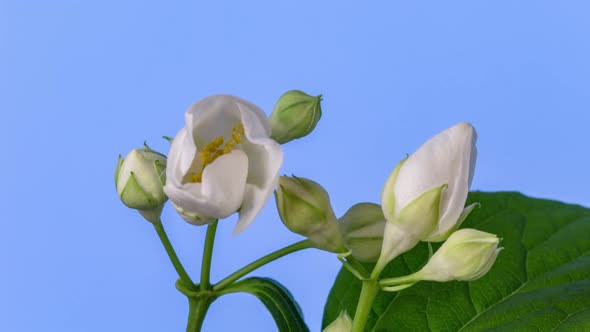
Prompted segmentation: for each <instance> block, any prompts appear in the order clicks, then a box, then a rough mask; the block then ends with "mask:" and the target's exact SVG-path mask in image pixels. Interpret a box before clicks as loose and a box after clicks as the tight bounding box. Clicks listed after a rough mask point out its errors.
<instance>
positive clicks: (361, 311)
mask: <svg viewBox="0 0 590 332" xmlns="http://www.w3.org/2000/svg"><path fill="white" fill-rule="evenodd" d="M378 293H379V283H378V282H377V281H376V280H364V281H363V288H362V289H361V295H360V297H359V303H358V305H357V307H356V313H355V315H354V321H353V322H352V332H363V331H364V330H365V325H367V319H368V318H369V313H370V312H371V307H372V306H373V301H374V300H375V297H376V296H377V294H378Z"/></svg>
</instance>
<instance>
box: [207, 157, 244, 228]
mask: <svg viewBox="0 0 590 332" xmlns="http://www.w3.org/2000/svg"><path fill="white" fill-rule="evenodd" d="M247 176H248V157H247V156H246V154H245V153H244V152H243V151H241V150H234V151H232V152H230V153H229V154H226V155H222V156H220V157H218V158H217V159H215V161H214V162H212V163H211V164H210V165H208V166H207V167H205V170H204V171H203V183H202V187H201V188H202V193H203V196H204V197H206V198H207V202H208V203H209V205H210V208H211V209H215V211H214V213H211V214H210V215H211V216H212V217H215V218H227V217H229V216H230V215H231V214H232V213H234V212H236V211H237V210H238V209H239V208H240V206H241V205H242V201H243V199H244V192H245V187H246V177H247Z"/></svg>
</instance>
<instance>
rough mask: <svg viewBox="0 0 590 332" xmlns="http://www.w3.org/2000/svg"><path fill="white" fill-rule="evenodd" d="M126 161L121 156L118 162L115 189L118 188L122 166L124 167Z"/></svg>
mask: <svg viewBox="0 0 590 332" xmlns="http://www.w3.org/2000/svg"><path fill="white" fill-rule="evenodd" d="M124 160H125V159H124V158H123V157H121V155H119V160H118V161H117V168H115V188H116V187H117V185H118V182H119V172H120V171H121V165H123V161H124Z"/></svg>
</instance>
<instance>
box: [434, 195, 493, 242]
mask: <svg viewBox="0 0 590 332" xmlns="http://www.w3.org/2000/svg"><path fill="white" fill-rule="evenodd" d="M480 206H481V204H479V203H473V204H471V205H469V206H467V207H466V208H465V209H463V212H461V215H460V216H459V219H458V220H457V223H455V225H454V226H453V227H452V228H451V229H449V230H448V231H447V232H446V233H444V234H441V235H438V236H436V237H433V238H430V239H426V240H425V241H428V242H442V241H444V240H446V239H447V238H448V237H449V236H451V234H453V232H455V231H456V230H458V229H459V227H461V224H462V223H463V222H464V221H465V219H467V217H469V214H470V213H471V212H472V211H473V210H474V209H475V208H476V207H480Z"/></svg>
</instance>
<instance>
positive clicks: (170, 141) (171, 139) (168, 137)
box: [162, 136, 174, 144]
mask: <svg viewBox="0 0 590 332" xmlns="http://www.w3.org/2000/svg"><path fill="white" fill-rule="evenodd" d="M162 138H163V139H165V140H167V141H168V143H170V144H172V141H174V138H172V137H170V136H162Z"/></svg>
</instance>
